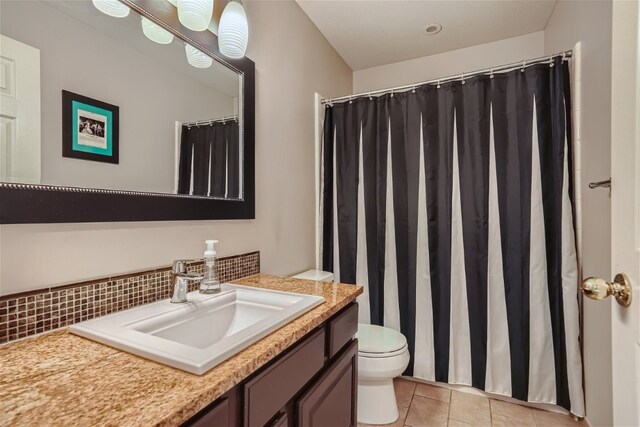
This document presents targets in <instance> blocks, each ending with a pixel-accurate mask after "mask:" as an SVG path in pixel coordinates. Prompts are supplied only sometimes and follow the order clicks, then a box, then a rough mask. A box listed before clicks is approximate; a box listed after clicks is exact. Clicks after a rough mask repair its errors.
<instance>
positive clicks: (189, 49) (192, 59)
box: [184, 43, 213, 68]
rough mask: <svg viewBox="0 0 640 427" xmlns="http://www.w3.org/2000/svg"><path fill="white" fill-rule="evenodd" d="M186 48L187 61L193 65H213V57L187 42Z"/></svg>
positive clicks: (204, 66) (206, 66)
mask: <svg viewBox="0 0 640 427" xmlns="http://www.w3.org/2000/svg"><path fill="white" fill-rule="evenodd" d="M184 50H185V52H186V53H187V61H188V62H189V64H191V65H192V66H193V67H196V68H209V67H211V64H213V58H211V57H210V56H209V55H207V54H206V53H204V52H202V51H201V50H199V49H196V48H195V47H193V46H191V45H190V44H186V43H185V44H184Z"/></svg>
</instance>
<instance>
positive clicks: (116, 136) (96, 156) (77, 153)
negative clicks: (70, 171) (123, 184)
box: [62, 90, 120, 164]
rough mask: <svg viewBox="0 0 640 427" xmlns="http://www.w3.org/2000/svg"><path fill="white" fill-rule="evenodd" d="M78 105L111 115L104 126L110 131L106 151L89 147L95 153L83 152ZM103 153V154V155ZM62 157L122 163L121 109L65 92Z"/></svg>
mask: <svg viewBox="0 0 640 427" xmlns="http://www.w3.org/2000/svg"><path fill="white" fill-rule="evenodd" d="M74 102H75V103H76V104H74ZM77 103H79V104H80V105H86V106H90V107H93V108H94V109H100V110H103V111H107V112H109V113H110V116H109V117H108V118H106V122H105V123H103V126H104V127H105V128H106V129H107V130H108V132H105V142H106V147H107V148H106V149H98V148H95V147H87V148H86V150H93V151H83V149H82V148H83V146H82V144H81V143H78V139H80V132H79V129H78V123H77V120H78V119H77V117H78V115H77V114H76V106H77V105H78V104H77ZM80 108H82V107H80ZM79 145H80V147H79ZM78 148H80V149H78ZM101 152H103V153H102V154H101ZM104 152H106V153H104ZM62 157H68V158H72V159H81V160H91V161H95V162H104V163H113V164H118V163H119V161H120V108H119V107H117V106H115V105H112V104H108V103H106V102H102V101H99V100H97V99H93V98H89V97H88V96H83V95H79V94H77V93H73V92H69V91H67V90H63V91H62Z"/></svg>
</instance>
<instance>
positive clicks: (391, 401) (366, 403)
mask: <svg viewBox="0 0 640 427" xmlns="http://www.w3.org/2000/svg"><path fill="white" fill-rule="evenodd" d="M293 277H294V278H298V279H307V280H314V281H326V282H332V281H333V274H332V273H330V272H327V271H320V270H308V271H305V272H303V273H300V274H297V275H295V276H293ZM357 338H358V422H359V423H364V424H389V423H392V422H394V421H396V420H397V419H398V416H399V413H398V404H397V402H396V392H395V390H394V388H393V379H394V378H395V377H397V376H400V375H401V374H402V373H403V372H404V370H405V369H407V366H409V349H408V347H407V339H406V338H405V337H404V335H402V334H401V333H400V332H397V331H394V330H393V329H390V328H385V327H382V326H376V325H367V324H364V323H360V324H359V325H358V333H357Z"/></svg>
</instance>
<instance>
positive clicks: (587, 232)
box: [544, 1, 613, 426]
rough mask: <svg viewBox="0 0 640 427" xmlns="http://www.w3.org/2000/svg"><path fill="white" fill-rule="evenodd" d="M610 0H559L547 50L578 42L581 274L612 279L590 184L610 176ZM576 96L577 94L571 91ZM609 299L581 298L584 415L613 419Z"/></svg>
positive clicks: (605, 218) (604, 209)
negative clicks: (580, 116) (582, 305)
mask: <svg viewBox="0 0 640 427" xmlns="http://www.w3.org/2000/svg"><path fill="white" fill-rule="evenodd" d="M611 10H612V9H611V3H610V2H605V1H593V2H587V1H559V2H558V4H557V5H556V8H555V9H554V11H553V14H552V16H551V18H550V19H549V22H548V24H547V27H546V29H545V37H544V45H545V51H546V53H547V54H551V53H555V52H558V51H561V50H564V49H571V48H572V47H573V45H574V44H575V43H576V42H578V41H580V42H581V53H582V66H581V68H582V73H581V87H582V93H581V98H582V100H581V102H580V104H581V106H582V112H581V114H582V137H581V140H580V145H581V150H580V151H581V156H580V159H579V164H580V170H581V172H580V173H581V175H582V177H581V182H579V183H578V185H579V190H580V194H581V199H582V202H581V203H582V239H583V244H582V250H583V259H582V261H583V262H582V264H583V275H584V277H588V276H598V277H602V278H605V279H607V280H610V279H611V278H612V275H611V273H612V272H611V228H610V227H611V210H610V209H611V206H610V198H609V192H608V191H607V190H606V189H596V190H590V189H589V188H588V183H589V182H592V181H600V180H603V179H606V178H608V177H609V176H611ZM574 96H575V94H574ZM610 304H611V301H604V302H595V301H591V300H589V299H586V298H585V299H584V310H583V316H584V364H585V394H586V408H587V418H588V420H589V422H590V423H591V425H594V426H596V425H598V426H609V425H612V422H613V415H612V414H613V409H612V401H611V390H612V384H611V368H610V367H611V363H612V360H611V305H610Z"/></svg>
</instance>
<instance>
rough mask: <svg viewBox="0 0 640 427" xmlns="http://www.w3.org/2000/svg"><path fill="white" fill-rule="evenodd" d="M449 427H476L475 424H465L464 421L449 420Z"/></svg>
mask: <svg viewBox="0 0 640 427" xmlns="http://www.w3.org/2000/svg"><path fill="white" fill-rule="evenodd" d="M449 427H475V426H474V425H473V424H468V423H463V422H462V421H458V420H454V419H453V418H449Z"/></svg>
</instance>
